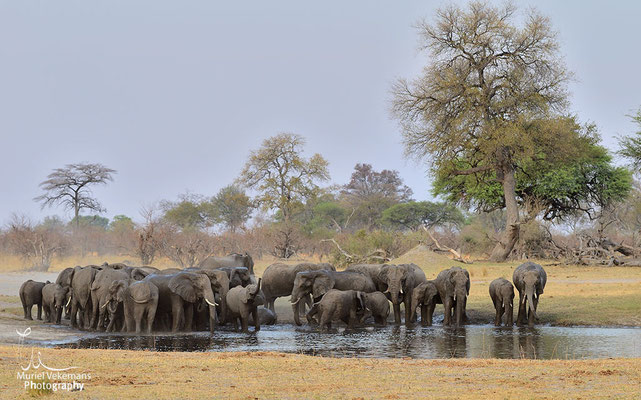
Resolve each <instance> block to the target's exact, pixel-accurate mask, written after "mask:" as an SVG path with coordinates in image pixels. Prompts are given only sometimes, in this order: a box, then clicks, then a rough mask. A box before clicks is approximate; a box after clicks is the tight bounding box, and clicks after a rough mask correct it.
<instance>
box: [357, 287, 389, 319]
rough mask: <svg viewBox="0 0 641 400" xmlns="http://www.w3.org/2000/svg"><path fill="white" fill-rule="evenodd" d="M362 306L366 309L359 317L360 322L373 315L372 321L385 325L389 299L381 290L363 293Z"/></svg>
mask: <svg viewBox="0 0 641 400" xmlns="http://www.w3.org/2000/svg"><path fill="white" fill-rule="evenodd" d="M363 302H364V308H366V309H367V310H368V311H367V312H366V313H364V314H363V316H362V317H361V320H360V322H361V324H362V323H363V322H365V320H366V319H367V318H369V317H370V316H371V317H374V322H375V323H376V324H379V325H387V317H389V312H390V311H389V299H388V298H387V296H385V294H384V293H381V292H372V293H363Z"/></svg>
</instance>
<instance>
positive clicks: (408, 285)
mask: <svg viewBox="0 0 641 400" xmlns="http://www.w3.org/2000/svg"><path fill="white" fill-rule="evenodd" d="M346 271H358V272H361V273H364V274H367V275H368V276H369V277H370V278H371V279H372V281H373V282H374V283H375V284H376V288H377V290H378V291H381V292H383V293H385V294H386V295H387V296H389V297H388V298H389V299H390V301H391V302H392V307H393V309H394V322H395V323H396V324H397V325H399V324H400V323H401V303H403V305H404V307H405V324H406V325H409V324H410V323H411V322H412V313H411V312H410V311H411V310H410V309H411V300H412V291H413V290H414V288H415V287H416V286H417V285H419V284H421V283H423V282H425V281H426V278H425V273H424V272H423V270H422V269H420V268H419V267H418V266H417V265H416V264H400V265H393V264H382V265H381V264H356V265H351V266H349V267H347V269H346Z"/></svg>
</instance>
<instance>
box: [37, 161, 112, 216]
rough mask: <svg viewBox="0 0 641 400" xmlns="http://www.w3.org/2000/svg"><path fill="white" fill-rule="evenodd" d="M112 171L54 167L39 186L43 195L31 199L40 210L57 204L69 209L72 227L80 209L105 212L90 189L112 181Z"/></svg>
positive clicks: (97, 166) (86, 166)
mask: <svg viewBox="0 0 641 400" xmlns="http://www.w3.org/2000/svg"><path fill="white" fill-rule="evenodd" d="M115 173H116V171H115V170H113V169H111V168H107V167H105V166H104V165H102V164H88V163H79V164H67V165H66V166H65V167H64V168H56V169H54V170H53V172H52V173H50V174H49V175H48V176H47V180H45V181H44V182H42V183H40V187H41V188H42V189H43V190H44V193H43V194H41V195H40V196H38V197H35V198H34V201H37V202H41V203H42V208H44V207H51V206H54V205H61V206H63V207H64V208H65V210H73V215H74V221H75V223H76V227H77V226H78V224H79V222H80V220H79V219H78V215H79V214H80V211H81V210H83V209H86V210H91V211H95V212H97V213H102V212H105V211H106V210H105V209H104V208H103V207H102V205H101V204H100V202H99V201H98V200H97V199H96V198H95V197H93V193H92V192H91V186H95V185H106V184H107V182H109V181H113V174H115Z"/></svg>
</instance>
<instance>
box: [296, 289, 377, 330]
mask: <svg viewBox="0 0 641 400" xmlns="http://www.w3.org/2000/svg"><path fill="white" fill-rule="evenodd" d="M363 294H364V293H363V292H361V291H358V290H336V289H331V290H329V291H327V293H326V294H325V295H324V296H323V298H322V299H321V300H320V301H319V302H317V303H314V304H313V305H312V308H311V309H310V310H309V312H308V313H307V321H308V322H309V323H310V324H311V323H314V322H315V321H317V322H318V324H319V325H320V330H321V332H323V331H325V330H327V329H330V328H331V327H332V322H334V321H343V322H344V323H346V324H347V327H348V328H350V329H351V328H353V327H354V325H355V324H356V323H357V322H358V321H360V317H361V316H362V315H363V314H365V313H366V311H367V308H366V307H365V302H364V299H363Z"/></svg>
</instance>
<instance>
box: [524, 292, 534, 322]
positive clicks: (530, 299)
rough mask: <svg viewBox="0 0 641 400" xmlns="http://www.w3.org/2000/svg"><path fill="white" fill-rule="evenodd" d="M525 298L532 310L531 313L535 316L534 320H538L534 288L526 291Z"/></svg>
mask: <svg viewBox="0 0 641 400" xmlns="http://www.w3.org/2000/svg"><path fill="white" fill-rule="evenodd" d="M525 298H526V300H527V305H528V308H529V309H530V312H531V313H532V315H534V318H535V319H536V318H537V316H536V308H535V307H534V288H532V289H530V290H528V291H526V295H525Z"/></svg>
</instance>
